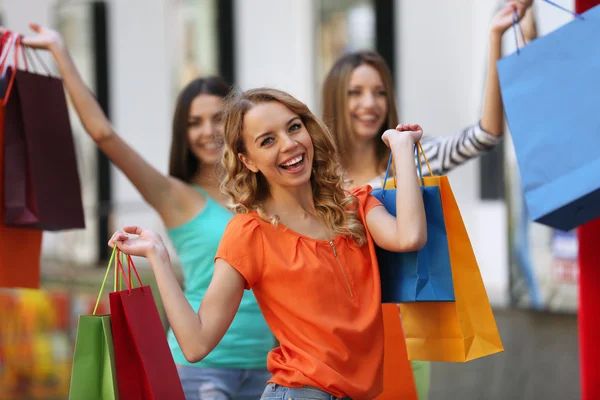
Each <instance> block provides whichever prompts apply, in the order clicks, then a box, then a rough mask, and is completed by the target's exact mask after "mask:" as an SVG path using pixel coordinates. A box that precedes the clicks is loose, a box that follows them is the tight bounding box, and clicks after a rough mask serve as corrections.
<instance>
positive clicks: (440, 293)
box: [372, 143, 455, 303]
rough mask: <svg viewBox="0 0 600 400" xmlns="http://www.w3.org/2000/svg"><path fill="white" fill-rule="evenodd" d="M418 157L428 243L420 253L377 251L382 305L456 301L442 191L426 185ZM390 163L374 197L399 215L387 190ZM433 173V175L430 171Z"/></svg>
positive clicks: (393, 194) (392, 212)
mask: <svg viewBox="0 0 600 400" xmlns="http://www.w3.org/2000/svg"><path fill="white" fill-rule="evenodd" d="M419 148H420V143H419V144H418V145H417V146H415V149H416V151H417V154H418V153H419V150H418V149H419ZM421 151H422V150H421ZM417 158H418V163H417V164H418V171H419V179H420V182H421V193H422V195H423V203H424V205H425V214H426V218H427V244H426V245H425V247H423V248H422V249H421V250H419V251H418V252H417V251H414V252H406V253H395V252H391V251H387V250H384V249H381V248H379V247H377V248H376V251H377V261H378V264H379V273H380V276H381V302H382V303H412V302H425V301H454V300H455V298H454V285H453V284H452V270H451V269H450V256H449V252H448V237H447V235H446V225H445V222H444V212H443V210H442V201H441V197H440V189H439V187H438V186H425V185H424V183H423V175H422V171H421V161H420V158H419V157H417ZM391 164H392V156H391V155H390V161H389V162H388V167H387V171H386V174H385V179H384V183H383V189H381V190H374V191H373V192H372V195H373V196H375V197H376V198H377V199H378V200H379V201H381V203H382V204H383V205H384V207H385V208H386V210H388V212H389V213H390V214H392V215H394V216H396V189H387V188H386V184H387V180H388V175H389V172H390V167H391ZM427 165H428V166H429V163H427ZM430 173H432V171H431V168H430ZM432 175H433V174H432Z"/></svg>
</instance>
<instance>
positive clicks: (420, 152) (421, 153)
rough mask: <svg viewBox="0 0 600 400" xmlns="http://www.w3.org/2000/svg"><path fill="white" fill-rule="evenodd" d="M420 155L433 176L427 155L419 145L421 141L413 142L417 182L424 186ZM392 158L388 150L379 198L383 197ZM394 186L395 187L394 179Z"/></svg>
mask: <svg viewBox="0 0 600 400" xmlns="http://www.w3.org/2000/svg"><path fill="white" fill-rule="evenodd" d="M421 156H423V159H424V160H425V164H426V165H427V169H428V170H429V175H430V176H435V175H434V173H433V170H432V169H431V165H429V160H428V159H427V156H426V155H425V151H424V150H423V146H422V145H421V141H418V142H417V143H415V157H416V158H417V172H418V174H419V182H420V183H421V186H425V182H424V180H423V171H422V169H421V164H422V162H421ZM393 159H394V156H393V155H392V153H391V152H390V159H389V161H388V165H387V169H386V170H385V177H384V178H383V190H382V193H381V198H385V191H386V188H385V187H386V184H387V180H388V177H389V175H390V169H391V167H392V160H393ZM394 187H396V181H395V180H394Z"/></svg>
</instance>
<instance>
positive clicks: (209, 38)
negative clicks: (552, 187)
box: [173, 0, 219, 91]
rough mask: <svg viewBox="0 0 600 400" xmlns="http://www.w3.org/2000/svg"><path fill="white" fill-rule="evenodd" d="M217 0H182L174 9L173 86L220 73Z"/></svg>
mask: <svg viewBox="0 0 600 400" xmlns="http://www.w3.org/2000/svg"><path fill="white" fill-rule="evenodd" d="M217 6H218V4H217V0H182V1H180V2H179V3H178V7H177V9H176V16H175V18H176V23H175V24H174V25H173V26H175V27H177V32H175V34H176V35H175V40H174V43H173V46H176V47H175V48H176V54H175V57H176V64H175V65H176V68H175V70H176V72H175V74H176V77H175V82H176V89H177V91H179V90H180V89H181V88H183V87H184V86H185V85H186V84H187V83H189V82H190V81H191V80H193V79H195V78H197V77H200V76H207V75H213V74H218V73H219V42H218V35H217V12H218V8H217Z"/></svg>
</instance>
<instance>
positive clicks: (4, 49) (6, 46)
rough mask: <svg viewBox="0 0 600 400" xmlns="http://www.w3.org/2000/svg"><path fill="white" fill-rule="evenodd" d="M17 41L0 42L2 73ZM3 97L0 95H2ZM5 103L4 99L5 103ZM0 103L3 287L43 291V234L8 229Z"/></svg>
mask: <svg viewBox="0 0 600 400" xmlns="http://www.w3.org/2000/svg"><path fill="white" fill-rule="evenodd" d="M14 40H16V38H15V37H14V36H13V35H11V34H10V33H5V34H4V35H3V36H2V38H1V39H0V53H2V57H1V59H2V61H1V62H0V71H3V70H4V66H5V62H6V59H7V58H8V57H7V56H8V52H9V50H10V48H11V47H12V44H13V43H14ZM2 94H3V93H0V95H2ZM3 100H4V99H3ZM3 100H0V287H20V288H30V289H39V287H40V253H41V250H42V232H41V231H37V230H32V229H21V228H11V227H7V226H5V225H4V223H3V221H4V207H3V205H4V176H5V171H4V154H5V147H4V109H5V107H4V104H5V103H4V101H3Z"/></svg>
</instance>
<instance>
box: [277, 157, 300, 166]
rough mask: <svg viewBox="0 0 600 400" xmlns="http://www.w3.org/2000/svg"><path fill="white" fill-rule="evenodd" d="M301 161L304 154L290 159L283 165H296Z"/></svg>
mask: <svg viewBox="0 0 600 400" xmlns="http://www.w3.org/2000/svg"><path fill="white" fill-rule="evenodd" d="M300 161H302V156H298V157H294V158H292V159H291V160H290V161H288V162H286V163H285V164H281V165H283V166H284V167H289V166H290V165H294V164H296V163H297V162H300Z"/></svg>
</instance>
